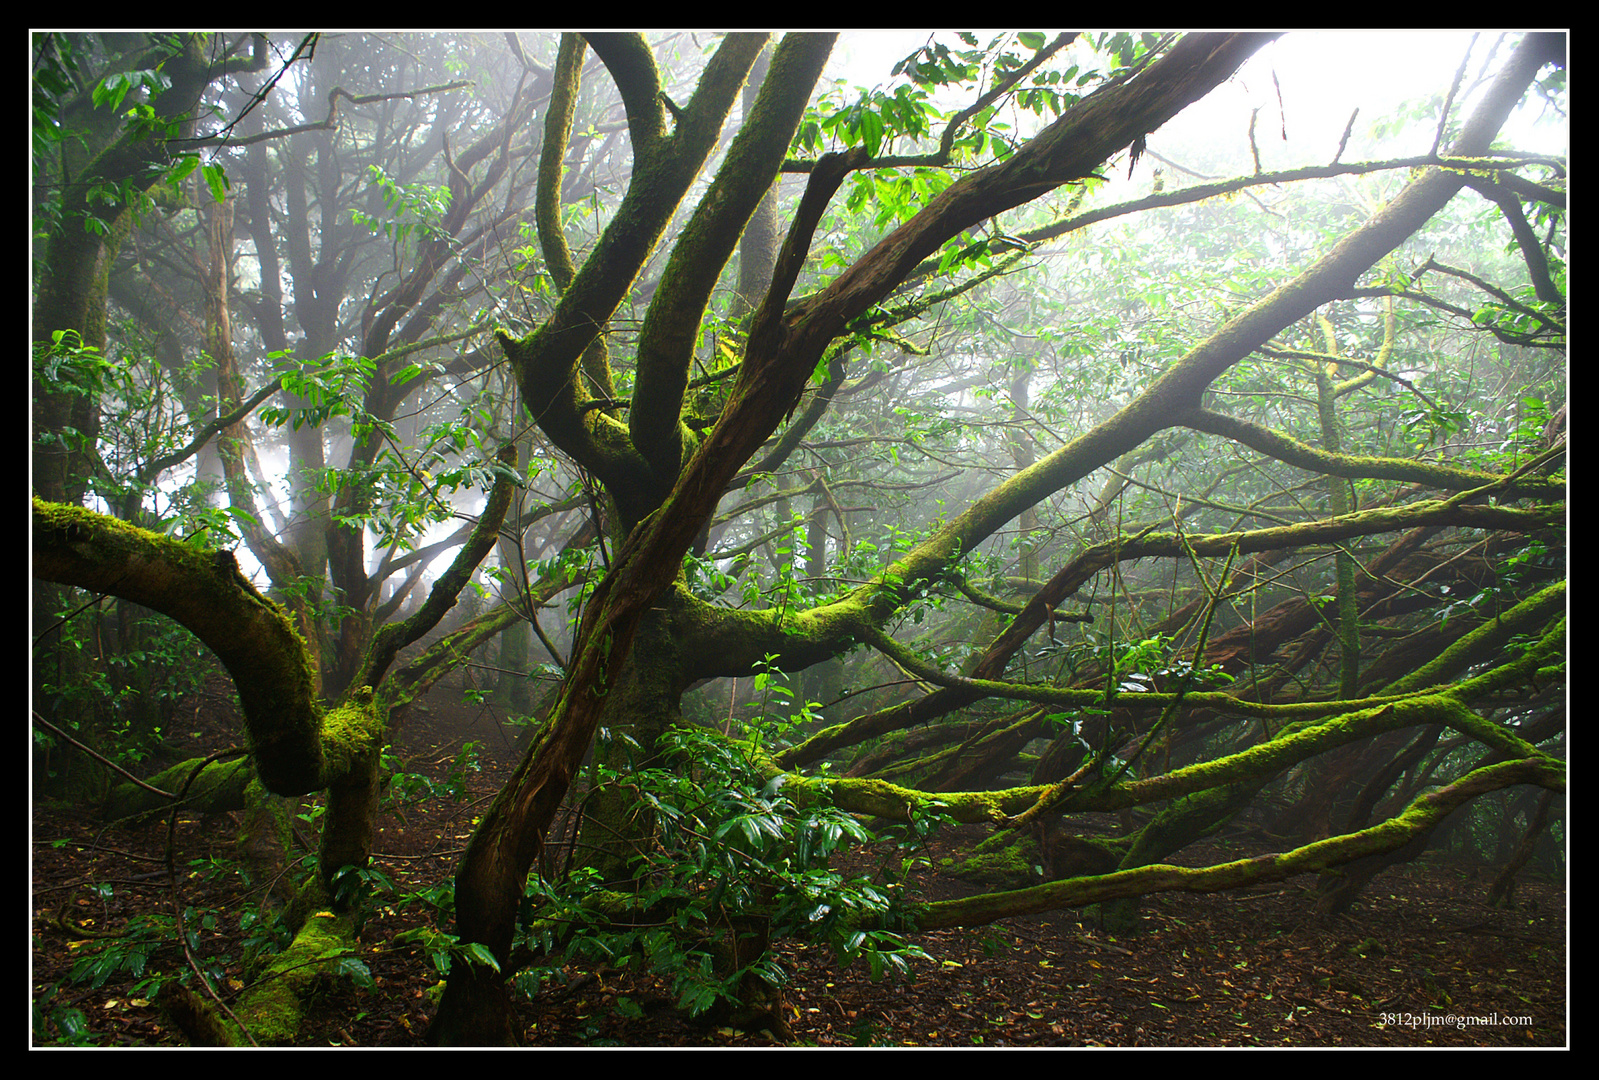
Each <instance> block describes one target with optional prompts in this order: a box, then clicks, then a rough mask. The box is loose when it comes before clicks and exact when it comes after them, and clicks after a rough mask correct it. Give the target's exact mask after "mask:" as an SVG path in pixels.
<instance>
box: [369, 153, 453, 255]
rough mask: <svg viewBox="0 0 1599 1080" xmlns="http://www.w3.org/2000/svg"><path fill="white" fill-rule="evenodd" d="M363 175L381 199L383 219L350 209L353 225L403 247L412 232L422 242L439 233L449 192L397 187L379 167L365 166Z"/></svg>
mask: <svg viewBox="0 0 1599 1080" xmlns="http://www.w3.org/2000/svg"><path fill="white" fill-rule="evenodd" d="M367 173H368V175H369V176H370V178H371V181H372V187H373V188H374V189H376V190H377V192H378V194H379V195H380V196H381V197H382V199H383V205H384V207H385V209H386V210H387V215H388V216H386V217H381V218H380V217H378V216H376V215H373V214H368V213H366V212H365V211H362V210H360V209H352V210H351V211H350V215H351V217H352V218H353V219H354V220H355V223H356V224H357V225H365V226H366V227H367V228H369V229H371V230H372V231H373V232H375V233H381V234H383V235H384V236H386V237H388V238H389V239H391V240H393V241H394V242H395V243H397V244H404V243H405V242H406V240H407V239H409V238H410V237H411V235H412V234H413V233H418V234H420V235H421V236H422V237H423V238H424V239H433V238H435V237H438V236H440V235H442V234H443V229H442V223H443V221H444V215H445V213H446V212H448V210H449V209H450V189H449V188H448V187H445V186H433V185H431V184H422V183H416V184H401V183H400V182H399V181H397V180H395V179H394V178H393V177H391V176H389V174H388V173H386V172H384V171H383V167H382V166H380V165H368V166H367Z"/></svg>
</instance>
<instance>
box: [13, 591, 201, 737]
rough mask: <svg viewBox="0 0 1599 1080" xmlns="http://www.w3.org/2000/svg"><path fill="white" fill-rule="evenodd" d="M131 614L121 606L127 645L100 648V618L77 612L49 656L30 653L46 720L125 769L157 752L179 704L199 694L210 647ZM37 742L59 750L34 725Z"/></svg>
mask: <svg viewBox="0 0 1599 1080" xmlns="http://www.w3.org/2000/svg"><path fill="white" fill-rule="evenodd" d="M134 611H135V609H133V608H132V606H131V605H126V604H124V605H121V611H120V613H119V614H120V617H121V618H122V619H124V620H131V621H132V622H131V625H129V626H126V627H124V628H123V635H122V636H123V637H125V638H126V641H125V642H124V647H122V648H118V649H107V648H105V647H104V643H103V642H102V641H101V638H102V635H103V631H102V629H101V626H100V622H99V620H98V619H94V620H92V621H86V620H85V619H84V617H83V616H81V615H80V616H79V617H77V618H67V619H64V621H63V622H62V623H61V625H60V627H59V629H58V631H57V632H56V633H55V634H54V635H52V644H51V648H50V651H49V653H48V654H46V653H45V652H44V651H43V650H42V649H36V650H35V664H34V670H35V671H36V672H37V673H38V674H39V675H40V677H41V682H40V693H39V698H38V707H39V708H43V709H46V710H48V712H49V719H50V720H51V721H52V722H53V723H55V724H56V725H57V726H58V727H61V728H63V729H64V730H66V731H67V732H69V733H72V734H74V735H75V736H77V737H78V738H80V739H87V740H88V741H90V742H93V743H95V744H97V746H98V748H99V749H100V751H101V752H102V753H104V754H105V755H106V756H107V757H109V758H111V759H112V760H113V761H117V762H119V763H121V764H123V765H128V766H132V765H137V764H138V763H139V762H142V761H144V760H146V759H147V758H149V757H151V756H152V755H153V754H154V753H156V752H157V750H158V749H159V748H160V745H161V742H162V740H163V738H164V736H163V730H164V728H165V726H166V725H169V724H170V723H171V722H172V721H173V719H174V718H175V716H176V712H177V706H178V704H179V702H181V701H182V700H184V699H185V698H187V697H189V696H191V695H193V694H195V693H197V692H198V691H199V690H200V689H201V688H202V687H203V686H204V684H205V679H206V676H207V675H208V674H209V672H210V671H211V670H212V665H211V663H210V662H209V658H210V652H209V651H208V650H207V649H206V648H205V646H203V645H202V644H200V642H199V640H198V639H197V638H195V636H194V635H193V634H191V633H190V632H189V631H188V630H185V629H184V628H183V627H181V626H179V625H178V624H177V623H174V622H172V621H171V620H170V619H164V618H160V617H143V618H141V617H139V616H137V615H135V614H134ZM63 614H64V615H65V614H66V613H63ZM47 660H49V661H53V663H52V662H47ZM58 673H59V674H58ZM34 741H35V745H36V746H37V747H38V748H39V749H40V750H43V751H45V752H47V753H48V752H49V751H51V750H54V749H55V748H56V747H55V740H54V738H53V737H51V736H50V735H48V734H46V733H45V732H43V731H40V730H38V729H37V728H36V729H35V730H34Z"/></svg>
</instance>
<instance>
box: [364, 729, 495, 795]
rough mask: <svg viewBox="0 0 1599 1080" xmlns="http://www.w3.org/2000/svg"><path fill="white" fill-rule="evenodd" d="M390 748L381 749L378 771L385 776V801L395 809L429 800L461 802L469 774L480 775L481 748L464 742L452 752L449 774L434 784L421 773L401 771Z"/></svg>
mask: <svg viewBox="0 0 1599 1080" xmlns="http://www.w3.org/2000/svg"><path fill="white" fill-rule="evenodd" d="M391 750H392V747H385V748H384V750H383V754H382V767H383V769H384V771H385V772H387V773H388V774H389V779H388V788H387V799H388V801H389V802H390V803H391V804H392V805H393V806H394V807H396V808H403V807H407V806H415V805H417V804H418V803H423V802H427V801H429V800H432V799H448V800H449V801H450V802H461V801H462V800H463V799H465V798H466V782H467V779H468V777H469V775H470V774H471V773H475V772H481V771H482V768H483V766H482V764H481V762H480V760H479V755H480V754H481V751H482V746H481V744H480V743H478V742H475V741H473V742H468V743H465V744H463V745H462V747H461V749H460V750H458V751H456V754H455V759H454V760H453V761H452V762H451V763H450V771H449V773H448V774H446V776H445V777H444V779H443V780H434V779H432V778H431V777H429V776H427V775H425V774H423V773H413V772H406V771H405V762H403V761H402V760H400V759H399V758H397V757H396V756H394V754H392V753H391V752H390V751H391Z"/></svg>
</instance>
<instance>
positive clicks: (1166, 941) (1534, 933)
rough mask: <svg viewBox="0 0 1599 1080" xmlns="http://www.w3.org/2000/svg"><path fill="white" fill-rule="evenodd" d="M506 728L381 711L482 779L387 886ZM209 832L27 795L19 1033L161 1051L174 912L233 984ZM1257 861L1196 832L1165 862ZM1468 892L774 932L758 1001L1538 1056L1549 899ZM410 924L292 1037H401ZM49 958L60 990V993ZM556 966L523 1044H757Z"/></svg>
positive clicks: (374, 930) (787, 1016)
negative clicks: (862, 936) (881, 956)
mask: <svg viewBox="0 0 1599 1080" xmlns="http://www.w3.org/2000/svg"><path fill="white" fill-rule="evenodd" d="M213 700H215V699H214V698H213ZM206 711H209V710H206ZM216 723H217V721H214V720H209V719H204V718H202V716H201V715H198V714H197V716H196V719H195V721H194V722H193V723H192V724H184V725H182V726H183V727H184V728H185V731H184V732H182V733H174V734H173V736H172V737H171V739H170V740H169V742H170V747H169V749H170V750H171V751H172V752H173V753H175V754H177V755H178V756H179V758H181V757H182V756H185V755H186V754H187V753H191V752H192V753H201V754H203V753H207V752H209V750H210V749H211V748H214V747H216V746H220V745H224V744H225V742H226V741H230V740H231V738H232V736H230V735H225V734H223V733H222V732H221V731H218V730H216V729H215V724H216ZM207 729H212V730H207ZM234 730H236V729H234ZM510 738H511V736H510V733H509V729H505V730H502V728H501V727H500V725H499V724H498V723H497V722H496V720H495V717H494V715H493V713H492V711H491V710H488V709H486V708H484V707H481V706H473V705H464V704H460V691H459V690H452V691H443V692H439V693H435V695H434V697H433V699H432V704H431V707H429V708H428V710H427V711H425V712H422V711H417V712H414V713H413V714H412V716H411V717H410V718H409V719H408V720H407V722H406V725H405V728H404V730H403V731H402V732H401V733H400V735H399V736H398V737H397V745H396V748H395V749H396V753H397V755H398V756H400V757H402V758H404V759H405V760H406V761H407V762H408V765H407V768H408V769H409V770H410V771H413V772H416V773H420V774H424V775H430V776H431V777H433V778H434V779H435V781H437V782H441V783H442V782H443V781H444V780H445V778H446V777H447V775H448V774H449V773H450V771H451V768H452V766H453V765H454V763H455V762H456V761H457V760H458V754H459V752H460V749H461V747H462V745H463V744H464V743H466V742H469V741H476V742H477V743H478V744H479V749H480V754H479V758H480V761H481V764H482V770H481V771H479V772H467V773H465V774H464V777H465V780H466V790H465V792H464V798H463V799H462V800H461V801H459V802H454V801H448V800H444V799H434V800H431V801H429V802H426V803H423V804H420V805H417V806H413V807H411V808H409V809H407V810H405V811H404V813H403V814H394V813H390V814H386V815H385V816H384V818H383V819H382V821H380V824H379V829H380V831H379V833H378V837H377V841H376V850H377V852H378V854H377V856H376V858H375V860H374V861H375V865H376V867H377V868H379V869H380V870H381V871H382V873H384V874H385V875H387V876H388V877H389V878H390V879H391V880H392V882H393V884H394V888H395V890H396V894H397V895H403V894H405V893H408V892H412V891H415V890H418V889H421V888H423V887H425V886H428V885H432V884H437V883H441V882H447V881H448V880H449V879H450V877H451V875H452V874H453V873H454V869H455V864H456V861H457V860H458V858H459V856H460V853H461V850H462V848H463V847H464V846H465V843H466V840H467V837H468V835H469V834H470V830H471V827H472V823H473V821H474V818H475V815H476V814H478V813H480V812H481V810H482V809H483V808H484V807H486V806H487V803H488V801H489V799H490V798H492V796H493V792H494V791H495V790H496V786H497V783H498V781H499V780H500V779H501V778H503V776H504V775H506V774H507V773H508V772H509V770H510V768H511V751H510ZM190 739H192V740H193V745H192V746H187V747H186V746H185V745H184V743H185V741H187V740H190ZM235 827H236V826H235V823H234V822H233V821H232V820H230V818H229V816H228V815H219V816H217V817H214V818H211V819H197V818H192V817H185V816H182V815H180V816H179V819H178V822H177V825H176V828H175V829H173V830H172V833H171V835H172V838H173V842H174V845H175V850H174V862H175V865H176V866H177V868H178V870H179V873H178V881H177V882H176V883H175V884H174V883H173V881H172V880H171V879H170V878H169V876H168V874H167V872H166V870H165V867H166V865H167V843H168V835H169V833H168V827H167V824H166V822H165V819H163V820H162V821H161V822H157V823H151V824H146V825H142V826H137V827H133V828H128V827H113V828H107V827H106V826H105V825H104V824H103V823H102V822H100V821H98V820H96V819H95V817H94V816H93V815H91V814H90V813H89V812H87V810H85V809H82V808H78V807H73V806H64V805H61V804H59V803H50V802H41V803H39V804H37V805H35V807H34V810H33V844H32V885H33V902H32V910H33V913H34V918H33V934H32V941H33V945H32V971H31V987H32V992H33V999H34V1036H33V1040H34V1045H36V1046H37V1045H63V1044H75V1045H98V1046H160V1045H181V1044H182V1043H183V1040H182V1037H181V1035H179V1033H178V1032H177V1031H176V1030H175V1029H174V1028H173V1027H172V1026H171V1024H170V1022H169V1021H168V1019H167V1018H166V1017H165V1016H164V1015H163V1014H162V1013H161V1011H160V1010H159V1009H158V1008H157V1007H156V1006H155V1005H154V1003H153V1002H152V1001H151V1000H150V998H151V997H152V996H153V992H152V991H151V989H150V979H151V977H152V976H154V975H157V974H173V973H177V972H184V971H187V970H188V964H187V961H186V959H185V956H184V950H183V948H182V946H181V945H180V944H179V943H178V942H179V940H180V939H179V938H178V936H177V935H176V933H175V932H174V920H173V918H172V913H173V912H176V911H178V910H180V909H181V910H183V911H184V912H185V921H184V926H185V929H186V930H187V931H188V932H189V936H190V939H191V946H192V948H191V951H192V952H193V954H194V956H195V959H196V961H197V962H198V963H199V964H200V966H202V967H207V968H210V969H212V970H213V971H214V973H215V974H216V975H217V976H218V978H216V979H215V982H216V983H217V989H218V992H219V993H220V994H222V995H223V997H224V1000H226V999H227V998H228V996H230V995H236V994H237V993H238V992H239V991H241V990H242V989H243V988H244V986H245V984H244V981H243V978H244V975H243V972H244V957H245V954H246V953H247V952H249V951H251V950H252V949H254V948H258V947H259V944H260V942H261V941H262V940H263V939H269V938H270V937H271V934H270V930H269V928H270V924H271V920H261V919H258V918H257V917H256V913H257V912H259V911H261V910H262V908H263V903H264V901H263V897H264V896H265V894H266V891H267V883H259V884H257V883H251V882H249V881H247V880H245V877H244V875H242V874H241V873H240V871H239V868H238V864H237V863H236V862H235V861H234V845H233V839H234V830H235ZM301 827H302V828H305V827H306V826H304V825H302V826H301ZM980 835H981V831H980V830H953V831H951V832H950V833H948V834H947V835H945V834H940V835H938V836H936V837H935V838H934V840H933V842H932V847H931V849H930V850H929V851H928V853H927V854H928V855H930V856H931V857H932V862H933V865H935V866H936V865H937V864H938V859H939V857H940V856H942V855H943V854H946V853H948V852H951V851H953V850H954V849H955V848H956V847H957V846H958V845H960V844H965V843H970V842H972V841H973V840H974V839H975V838H977V837H980ZM1259 850H1260V849H1259V848H1258V845H1256V846H1253V847H1252V846H1251V845H1250V844H1248V842H1247V841H1245V840H1240V841H1237V842H1234V843H1232V844H1226V843H1219V844H1216V845H1213V846H1212V847H1210V848H1209V849H1207V850H1204V851H1192V850H1190V851H1186V852H1184V861H1185V862H1187V861H1190V856H1191V857H1192V858H1195V859H1197V858H1207V859H1218V858H1228V859H1231V858H1240V857H1244V856H1246V855H1251V854H1257V853H1259ZM1491 880H1492V872H1491V870H1475V871H1474V870H1472V869H1469V868H1460V867H1453V866H1448V865H1443V864H1441V863H1438V862H1434V861H1430V860H1423V861H1419V862H1417V863H1414V864H1411V865H1410V866H1407V867H1404V868H1399V869H1393V870H1389V871H1387V872H1385V873H1383V874H1382V875H1380V876H1379V877H1377V878H1376V879H1375V880H1374V881H1373V882H1372V883H1371V885H1370V886H1369V887H1368V889H1367V891H1366V893H1365V895H1364V896H1363V897H1362V898H1361V899H1360V900H1359V901H1358V902H1357V903H1356V904H1355V906H1354V907H1353V908H1352V909H1351V910H1350V911H1349V912H1348V913H1347V914H1344V915H1339V916H1332V917H1324V916H1318V915H1316V914H1315V913H1314V910H1313V904H1312V901H1311V899H1310V897H1309V895H1308V890H1309V888H1310V887H1311V886H1312V885H1313V884H1314V879H1313V878H1310V877H1304V878H1298V879H1294V880H1292V881H1289V882H1286V883H1279V884H1277V885H1274V886H1271V887H1268V888H1264V889H1259V890H1253V891H1249V892H1245V893H1222V894H1210V895H1200V894H1175V893H1174V894H1166V895H1163V896H1157V897H1151V898H1147V899H1146V901H1145V902H1144V904H1143V908H1142V911H1141V927H1140V930H1139V932H1138V933H1136V934H1132V935H1119V936H1111V935H1108V934H1106V933H1105V932H1103V930H1101V929H1100V928H1099V927H1098V926H1097V925H1096V922H1095V920H1094V919H1093V917H1092V916H1091V914H1089V913H1085V912H1080V911H1059V912H1054V913H1052V914H1049V915H1044V916H1036V917H1031V918H1024V919H1013V920H1009V921H1007V922H1004V923H1000V924H996V925H993V926H990V927H982V928H970V929H956V930H945V931H936V932H931V933H927V934H923V935H919V936H918V937H917V939H916V941H917V944H919V945H920V946H921V947H922V948H923V949H925V950H926V952H927V953H928V954H929V956H930V958H931V959H929V960H924V961H920V962H916V963H915V964H914V965H913V967H914V970H915V978H914V979H909V980H904V979H901V980H894V979H886V980H884V981H881V982H877V983H874V982H872V981H871V979H870V978H869V973H868V971H867V970H866V969H865V967H864V966H863V965H862V964H860V963H857V964H855V965H853V966H851V967H844V968H841V967H840V966H839V965H838V963H837V961H836V959H835V958H834V956H833V955H832V953H831V951H830V950H828V949H827V948H826V947H824V946H813V945H799V944H793V943H785V944H783V945H781V946H780V947H779V952H780V962H781V965H782V966H783V968H784V969H785V970H786V971H787V973H788V976H789V981H788V983H787V984H786V986H785V987H784V988H783V1001H782V1004H781V1006H780V1007H779V1008H780V1011H781V1015H782V1018H783V1021H784V1022H785V1023H786V1026H787V1028H788V1038H787V1040H786V1042H788V1043H789V1044H790V1045H798V1046H920V1047H931V1046H942V1047H956V1046H959V1047H974V1046H977V1047H1019V1046H1405V1047H1410V1046H1527V1047H1559V1046H1564V1045H1566V1044H1567V1031H1566V1019H1567V1011H1568V1006H1567V997H1566V986H1567V974H1568V955H1569V954H1568V940H1567V930H1566V893H1565V888H1564V886H1563V885H1562V884H1560V883H1548V882H1541V881H1536V880H1525V881H1522V882H1521V883H1520V884H1519V885H1518V887H1517V889H1516V892H1515V897H1514V904H1513V905H1512V906H1511V907H1509V908H1490V907H1489V906H1487V904H1486V903H1485V897H1486V894H1487V890H1488V885H1489V882H1490V881H1491ZM918 884H919V886H920V889H921V893H922V895H923V896H925V897H927V898H930V899H941V898H945V897H949V896H958V895H965V894H967V893H970V892H971V891H973V889H972V887H971V886H969V885H966V884H965V883H963V882H960V881H956V880H954V879H951V878H947V877H945V876H943V875H941V874H938V873H932V872H930V873H928V874H926V875H925V876H924V877H923V878H922V879H921V880H920V881H919V882H918ZM422 921H424V916H423V914H421V912H420V906H419V905H416V904H412V905H409V906H405V905H395V904H390V905H387V906H385V905H383V904H382V903H381V902H380V903H379V906H378V907H377V909H376V910H375V911H374V913H373V914H372V916H371V917H370V918H369V919H368V921H367V922H366V923H365V925H364V927H363V930H362V935H361V941H362V950H363V951H362V954H361V956H360V960H361V961H362V962H363V963H364V965H365V966H366V968H367V970H368V971H369V972H370V975H371V985H370V986H369V987H365V988H358V987H356V986H355V985H353V984H351V983H348V982H344V983H341V984H340V985H336V986H333V987H330V988H329V989H328V991H327V993H326V994H325V995H324V996H323V997H322V998H321V999H320V1000H319V1001H318V1002H317V1004H316V1006H315V1009H314V1012H313V1014H312V1016H311V1018H310V1022H309V1023H308V1025H307V1027H306V1028H305V1030H304V1031H303V1033H302V1037H301V1039H300V1041H299V1043H298V1045H302V1046H383V1047H406V1046H420V1045H422V1044H423V1033H424V1031H425V1029H426V1026H427V1021H428V1018H429V1017H430V1015H431V1013H432V1011H433V1003H434V1000H435V998H436V994H437V987H438V984H439V980H440V976H439V974H438V972H437V971H436V970H435V969H434V967H433V965H432V964H431V962H430V960H429V958H428V956H427V955H426V953H425V952H424V951H423V950H421V949H419V948H416V947H413V946H407V945H400V944H397V943H396V942H395V941H394V938H395V936H396V935H397V934H399V933H401V932H403V931H404V930H406V929H411V928H414V927H416V926H417V925H419V923H421V922H422ZM89 935H101V936H89ZM111 935H120V936H111ZM140 957H143V959H142V960H140V959H139V958H140ZM97 961H98V962H99V966H100V968H101V972H100V974H101V975H103V981H102V982H101V983H100V984H99V985H98V986H96V985H93V983H94V981H95V978H96V974H95V973H94V971H93V969H94V968H95V966H96V962H97ZM74 968H76V969H77V970H78V973H79V975H80V976H84V977H86V981H83V980H81V979H80V981H77V982H74V981H73V979H72V975H73V971H74ZM108 969H110V970H108ZM132 969H138V970H137V971H135V970H132ZM563 974H564V976H565V978H566V981H565V983H564V985H563V984H559V983H556V984H547V985H546V986H545V988H544V989H542V990H541V991H540V992H539V993H538V994H537V995H536V996H535V997H534V998H532V999H531V1000H526V999H524V1000H523V1001H522V1002H521V1003H520V1005H519V1006H518V1019H519V1023H520V1027H521V1033H522V1038H523V1041H524V1043H525V1044H527V1045H530V1046H618V1045H622V1046H636V1047H645V1046H700V1047H704V1046H746V1047H757V1046H772V1045H774V1044H775V1043H776V1041H777V1040H776V1039H775V1038H774V1036H773V1035H772V1034H771V1033H770V1032H765V1031H756V1032H745V1031H738V1030H734V1029H732V1028H725V1027H714V1026H707V1025H704V1024H701V1023H696V1022H695V1021H693V1020H691V1019H690V1018H689V1017H688V1016H687V1015H686V1014H684V1013H683V1012H681V1011H679V1010H678V1009H677V1008H676V1007H675V999H674V995H673V994H672V992H671V988H670V986H669V985H668V984H667V982H666V981H665V980H664V979H661V978H659V977H657V976H654V975H650V974H641V973H637V972H634V971H617V970H612V969H608V968H600V969H585V970H579V969H576V968H573V969H569V970H567V971H565V972H564V973H563ZM188 978H189V981H190V985H191V986H193V985H195V981H194V978H193V976H192V974H191V975H189V976H188Z"/></svg>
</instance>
